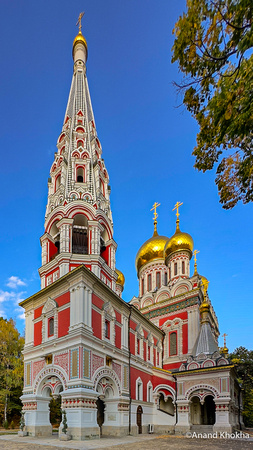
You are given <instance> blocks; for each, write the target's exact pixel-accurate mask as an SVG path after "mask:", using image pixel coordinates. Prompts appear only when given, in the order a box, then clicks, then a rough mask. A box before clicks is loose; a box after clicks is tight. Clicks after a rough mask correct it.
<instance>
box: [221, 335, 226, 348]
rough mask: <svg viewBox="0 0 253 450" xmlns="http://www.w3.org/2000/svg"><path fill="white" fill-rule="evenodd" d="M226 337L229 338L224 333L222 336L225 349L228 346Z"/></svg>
mask: <svg viewBox="0 0 253 450" xmlns="http://www.w3.org/2000/svg"><path fill="white" fill-rule="evenodd" d="M226 336H227V334H226V333H224V334H223V335H222V337H223V338H224V347H226V345H227V343H226Z"/></svg>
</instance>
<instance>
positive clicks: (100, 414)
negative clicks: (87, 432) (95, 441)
mask: <svg viewBox="0 0 253 450" xmlns="http://www.w3.org/2000/svg"><path fill="white" fill-rule="evenodd" d="M104 411H105V403H104V401H103V400H102V399H101V398H100V397H98V399H97V424H98V426H99V430H100V437H101V436H102V425H103V423H104V421H105V413H104Z"/></svg>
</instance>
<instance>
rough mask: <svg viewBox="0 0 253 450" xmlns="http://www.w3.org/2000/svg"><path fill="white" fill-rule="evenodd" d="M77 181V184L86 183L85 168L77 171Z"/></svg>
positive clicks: (79, 168)
mask: <svg viewBox="0 0 253 450" xmlns="http://www.w3.org/2000/svg"><path fill="white" fill-rule="evenodd" d="M76 181H77V183H83V182H84V169H83V167H78V169H77V171H76Z"/></svg>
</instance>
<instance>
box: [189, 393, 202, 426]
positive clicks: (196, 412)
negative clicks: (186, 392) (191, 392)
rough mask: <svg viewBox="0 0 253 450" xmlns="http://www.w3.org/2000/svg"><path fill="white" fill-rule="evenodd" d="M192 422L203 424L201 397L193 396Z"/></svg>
mask: <svg viewBox="0 0 253 450" xmlns="http://www.w3.org/2000/svg"><path fill="white" fill-rule="evenodd" d="M191 423H192V425H201V424H202V416H201V404H200V400H199V397H192V399H191Z"/></svg>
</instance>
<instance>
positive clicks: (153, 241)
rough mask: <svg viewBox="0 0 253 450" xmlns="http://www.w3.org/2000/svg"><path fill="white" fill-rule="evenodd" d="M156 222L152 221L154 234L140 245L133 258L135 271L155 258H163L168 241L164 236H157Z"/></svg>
mask: <svg viewBox="0 0 253 450" xmlns="http://www.w3.org/2000/svg"><path fill="white" fill-rule="evenodd" d="M156 224H157V222H156V221H155V222H154V227H155V229H154V234H153V236H152V237H151V238H150V239H148V240H147V241H146V242H144V244H143V245H142V246H141V248H140V250H139V251H138V253H137V255H136V258H135V266H136V270H137V273H138V274H139V271H140V269H141V268H142V267H143V266H144V265H145V264H147V263H149V262H151V261H154V260H156V259H163V258H164V256H163V252H164V246H165V244H166V242H167V241H168V238H167V237H166V236H159V234H158V233H157V229H156Z"/></svg>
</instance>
